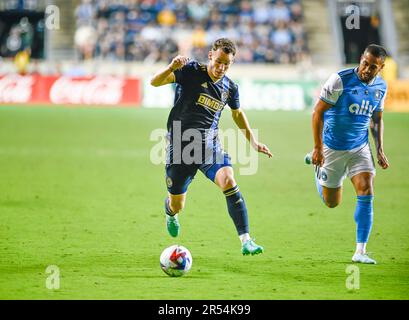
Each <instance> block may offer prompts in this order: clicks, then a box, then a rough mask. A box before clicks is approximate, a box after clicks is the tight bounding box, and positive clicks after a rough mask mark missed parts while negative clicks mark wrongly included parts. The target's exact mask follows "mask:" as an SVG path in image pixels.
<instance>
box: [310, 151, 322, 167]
mask: <svg viewBox="0 0 409 320" xmlns="http://www.w3.org/2000/svg"><path fill="white" fill-rule="evenodd" d="M324 161H325V158H324V151H323V150H322V148H314V150H313V151H312V164H314V165H317V166H320V167H322V166H323V165H324Z"/></svg>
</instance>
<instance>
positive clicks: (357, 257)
mask: <svg viewBox="0 0 409 320" xmlns="http://www.w3.org/2000/svg"><path fill="white" fill-rule="evenodd" d="M352 262H358V263H365V264H376V261H375V260H374V259H372V258H369V256H368V254H367V253H355V254H354V255H353V256H352Z"/></svg>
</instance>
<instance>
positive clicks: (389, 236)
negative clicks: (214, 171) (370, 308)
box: [0, 106, 409, 300]
mask: <svg viewBox="0 0 409 320" xmlns="http://www.w3.org/2000/svg"><path fill="white" fill-rule="evenodd" d="M168 112H169V110H163V109H162V110H161V109H115V108H97V109H93V108H63V107H21V106H20V107H17V106H2V107H1V108H0V212H1V214H0V217H1V218H0V299H247V300H252V299H268V300H270V299H408V298H409V214H408V213H409V202H408V195H407V194H408V191H409V172H408V162H409V149H408V145H407V142H408V141H409V114H397V113H385V116H384V119H385V151H386V154H387V156H388V157H389V160H390V164H391V167H390V168H389V169H388V170H386V171H384V170H382V169H380V168H379V167H378V168H377V177H376V179H375V220H374V227H373V230H372V234H371V238H370V242H369V245H368V249H369V251H370V252H372V253H373V257H374V258H375V259H376V260H377V261H378V265H375V266H374V265H357V266H358V268H359V269H358V271H359V289H356V290H350V289H347V287H346V282H347V279H348V277H349V276H350V274H348V273H347V272H346V270H347V268H348V266H350V265H351V262H350V259H351V256H352V254H353V250H354V246H355V222H354V219H353V212H354V208H355V196H354V193H353V189H352V185H351V183H350V182H349V181H348V180H346V181H345V183H344V197H343V202H342V203H341V205H340V206H339V207H337V208H335V209H328V208H326V207H324V205H323V204H322V203H321V201H320V199H319V197H318V195H317V193H316V190H315V186H314V180H313V172H312V168H311V167H308V166H306V165H304V164H303V157H304V155H305V153H306V152H308V151H309V150H310V149H311V147H312V137H311V130H310V113H309V112H307V111H306V112H268V111H248V112H247V115H248V118H249V120H250V123H251V125H252V127H253V128H257V129H258V130H259V136H260V140H261V141H262V142H264V143H266V144H267V145H268V146H269V147H270V149H271V151H272V152H273V154H274V157H273V158H272V159H268V158H267V157H260V162H259V168H258V171H257V173H256V174H255V175H251V176H240V175H239V174H238V170H237V169H238V166H237V165H236V166H235V168H236V178H237V180H238V183H239V186H240V190H241V191H242V193H243V195H244V197H245V199H246V202H247V207H248V209H249V218H250V230H251V234H252V236H254V237H256V239H257V242H258V243H260V244H262V245H263V246H264V248H265V253H264V254H262V255H259V256H253V257H251V256H246V257H244V256H242V255H241V253H240V248H241V247H240V242H239V240H238V237H237V235H236V233H235V229H234V226H233V223H232V221H231V219H230V217H229V215H228V213H227V210H226V203H225V200H224V196H223V194H222V193H221V192H220V191H219V190H218V189H217V187H216V186H214V185H212V183H211V182H210V181H208V180H207V179H206V178H205V177H204V176H203V175H202V174H201V173H200V172H199V173H198V175H197V176H196V179H195V180H194V182H193V183H192V184H191V186H190V188H189V193H188V199H187V204H186V208H185V209H184V211H183V213H182V214H181V215H180V222H181V225H182V229H181V235H180V237H179V238H177V239H176V240H175V239H173V238H171V237H170V236H169V235H168V234H167V231H166V228H165V218H164V213H163V200H164V198H165V196H166V185H165V179H164V168H163V166H162V165H154V164H152V163H151V162H150V160H149V154H150V150H151V148H152V146H153V145H154V144H155V143H154V142H152V141H150V140H149V136H150V133H151V132H152V130H154V129H156V128H164V127H165V124H166V120H167V115H168ZM221 127H222V128H229V127H233V122H232V120H231V117H230V112H229V110H225V112H224V114H223V116H222V121H221ZM175 243H178V244H181V245H184V246H186V247H187V248H189V249H190V251H191V253H192V255H193V267H192V270H191V272H190V273H189V274H188V275H187V276H185V277H182V278H170V277H168V276H166V275H165V274H164V273H163V271H162V270H161V269H160V267H159V255H160V253H161V251H162V250H163V249H164V248H165V247H167V246H169V245H171V244H175ZM50 265H55V266H58V268H59V271H60V287H59V289H54V290H53V289H47V287H46V281H47V277H48V276H49V274H48V273H46V268H47V267H48V266H50ZM354 274H355V275H357V273H354Z"/></svg>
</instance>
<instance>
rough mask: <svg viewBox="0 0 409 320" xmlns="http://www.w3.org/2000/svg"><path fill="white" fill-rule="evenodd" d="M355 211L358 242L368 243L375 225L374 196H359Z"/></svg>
mask: <svg viewBox="0 0 409 320" xmlns="http://www.w3.org/2000/svg"><path fill="white" fill-rule="evenodd" d="M357 199H358V201H357V203H356V209H355V214H354V218H355V222H356V242H357V243H367V242H368V239H369V234H370V233H371V229H372V223H373V199H374V196H373V195H368V196H357Z"/></svg>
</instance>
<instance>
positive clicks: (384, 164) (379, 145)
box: [371, 111, 389, 169]
mask: <svg viewBox="0 0 409 320" xmlns="http://www.w3.org/2000/svg"><path fill="white" fill-rule="evenodd" d="M382 114H383V113H382V111H378V112H374V113H373V115H372V118H371V132H372V136H373V138H374V141H375V146H376V156H377V158H378V164H379V165H380V166H381V168H382V169H386V168H388V167H389V161H388V158H387V157H386V155H385V153H384V151H383V119H382Z"/></svg>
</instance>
